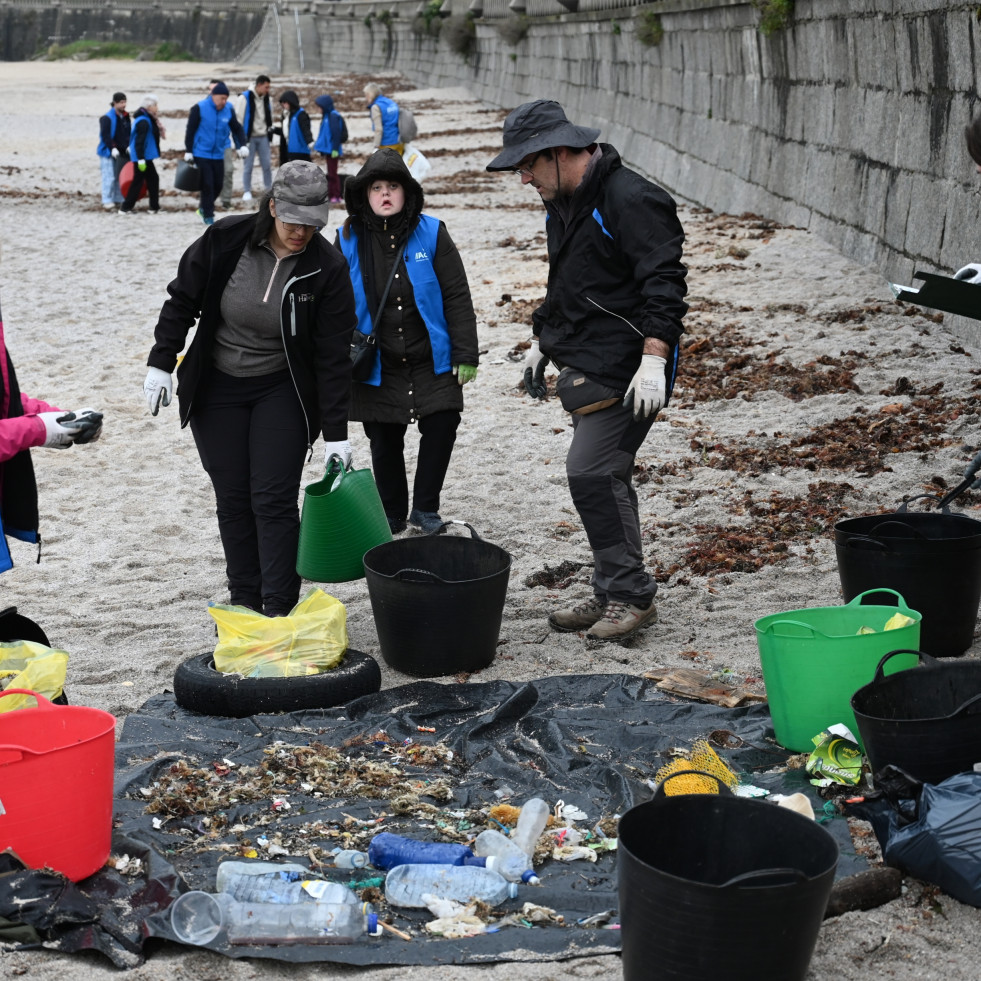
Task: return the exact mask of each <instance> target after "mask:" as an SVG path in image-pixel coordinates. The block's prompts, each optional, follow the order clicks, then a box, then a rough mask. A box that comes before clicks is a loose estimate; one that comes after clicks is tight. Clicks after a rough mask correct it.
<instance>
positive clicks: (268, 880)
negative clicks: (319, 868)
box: [215, 862, 361, 904]
mask: <svg viewBox="0 0 981 981" xmlns="http://www.w3.org/2000/svg"><path fill="white" fill-rule="evenodd" d="M215 889H216V891H217V892H219V893H225V894H227V895H229V896H231V897H232V899H236V900H238V901H239V902H242V903H355V904H356V903H360V902H361V900H360V899H359V898H358V896H357V894H356V893H354V892H352V891H351V890H350V889H348V887H347V886H345V885H344V884H343V883H342V882H328V881H326V880H325V879H315V878H313V877H312V876H311V874H310V870H309V869H307V868H304V867H303V866H302V865H294V864H290V865H277V864H276V863H275V862H222V863H221V865H219V866H218V874H217V875H216V876H215Z"/></svg>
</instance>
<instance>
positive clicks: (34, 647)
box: [0, 640, 68, 712]
mask: <svg viewBox="0 0 981 981" xmlns="http://www.w3.org/2000/svg"><path fill="white" fill-rule="evenodd" d="M67 674H68V654H67V653H66V652H65V651H59V650H56V649H54V648H52V647H45V646H44V644H37V643H35V642H34V641H32V640H14V641H10V642H9V643H6V644H0V688H4V689H6V688H29V689H30V690H31V691H36V692H37V693H38V694H39V695H43V696H44V697H45V698H48V699H55V698H58V697H59V696H60V695H61V693H62V690H63V689H64V687H65V676H66V675H67ZM33 704H34V699H33V698H31V697H30V696H29V695H8V696H7V697H6V698H0V712H12V711H13V710H14V709H19V708H24V707H25V706H27V705H33Z"/></svg>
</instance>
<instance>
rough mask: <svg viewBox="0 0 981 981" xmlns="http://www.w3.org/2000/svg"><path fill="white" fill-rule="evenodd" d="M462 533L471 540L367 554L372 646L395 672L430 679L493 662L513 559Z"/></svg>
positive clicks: (428, 540) (434, 540)
mask: <svg viewBox="0 0 981 981" xmlns="http://www.w3.org/2000/svg"><path fill="white" fill-rule="evenodd" d="M460 523H461V524H462V522H460ZM466 527H467V528H470V534H471V537H470V538H464V537H462V536H458V535H439V536H435V535H427V536H425V537H420V536H415V537H410V538H400V539H398V540H396V541H391V542H385V543H383V544H381V545H376V546H375V547H374V548H372V549H369V551H367V552H366V553H365V556H364V572H365V581H366V582H367V584H368V596H369V598H370V599H371V611H372V613H373V614H374V618H375V627H376V629H377V631H378V643H379V645H380V647H381V653H382V657H383V658H384V660H385V663H386V664H388V665H389V666H390V667H393V668H395V669H396V670H397V671H402V672H404V673H405V674H411V675H415V676H416V677H418V678H436V677H440V676H442V675H448V674H457V673H459V672H461V671H466V672H470V671H480V670H481V669H482V668H486V667H488V666H489V665H490V663H491V662H492V661H493V660H494V653H495V651H496V650H497V639H498V636H499V634H500V632H501V618H502V616H503V614H504V599H505V596H506V595H507V589H508V577H509V576H510V573H511V556H510V555H509V554H508V552H506V551H505V550H504V549H503V548H500V547H499V546H497V545H492V544H491V543H490V542H485V541H484V540H483V539H481V538H480V537H479V536H478V535H477V533H476V531H474V529H473V528H471V527H470V525H466Z"/></svg>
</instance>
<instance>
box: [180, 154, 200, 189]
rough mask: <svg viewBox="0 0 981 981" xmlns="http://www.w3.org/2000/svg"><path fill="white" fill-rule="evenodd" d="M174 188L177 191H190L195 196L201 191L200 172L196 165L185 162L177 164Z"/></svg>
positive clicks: (181, 161)
mask: <svg viewBox="0 0 981 981" xmlns="http://www.w3.org/2000/svg"><path fill="white" fill-rule="evenodd" d="M174 187H175V188H176V189H177V190H178V191H190V192H191V193H194V194H196V193H197V192H198V191H200V190H201V170H200V169H199V168H198V166H197V164H194V163H189V162H188V161H187V160H179V161H178V162H177V173H176V174H174Z"/></svg>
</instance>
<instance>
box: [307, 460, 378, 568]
mask: <svg viewBox="0 0 981 981" xmlns="http://www.w3.org/2000/svg"><path fill="white" fill-rule="evenodd" d="M391 540H392V532H391V529H390V528H389V526H388V518H386V517H385V509H384V508H383V507H382V502H381V498H380V497H379V496H378V488H377V487H375V478H374V477H373V476H372V474H371V471H370V470H341V469H335V468H333V467H332V468H330V469H328V470H327V473H326V474H324V476H323V478H322V479H321V480H318V481H316V482H315V483H312V484H307V486H306V487H305V488H304V489H303V510H302V512H301V514H300V545H299V548H298V549H297V555H296V571H297V572H298V573H299V574H300V575H301V576H303V578H304V579H309V580H310V581H311V582H350V581H351V580H352V579H363V578H364V562H363V558H364V553H365V552H367V551H368V549H370V548H374V547H375V546H376V545H381V544H382V543H383V542H390V541H391Z"/></svg>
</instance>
